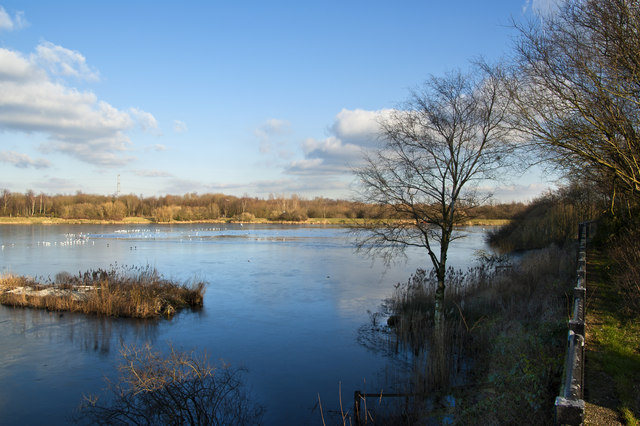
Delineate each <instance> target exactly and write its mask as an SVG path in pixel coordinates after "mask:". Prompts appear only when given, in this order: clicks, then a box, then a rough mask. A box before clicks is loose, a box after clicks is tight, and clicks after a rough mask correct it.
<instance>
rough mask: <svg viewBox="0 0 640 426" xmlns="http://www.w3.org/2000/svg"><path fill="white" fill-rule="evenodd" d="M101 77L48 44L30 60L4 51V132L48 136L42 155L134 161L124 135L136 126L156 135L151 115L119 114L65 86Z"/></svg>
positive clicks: (0, 66) (0, 78)
mask: <svg viewBox="0 0 640 426" xmlns="http://www.w3.org/2000/svg"><path fill="white" fill-rule="evenodd" d="M5 14H6V12H5ZM2 19H3V18H2V11H0V21H1V20H2ZM0 25H3V24H0ZM4 25H5V26H6V23H5V24H4ZM98 76H99V75H98V72H97V71H95V70H93V69H92V68H91V67H89V66H88V65H87V64H86V61H85V58H84V57H83V56H82V55H81V54H80V53H78V52H75V51H72V50H69V49H66V48H64V47H61V46H56V45H54V44H52V43H49V42H42V43H41V44H40V45H39V46H37V47H36V49H35V52H34V53H32V54H31V55H29V56H28V57H27V56H25V55H23V54H21V53H20V52H16V51H13V50H9V49H5V48H0V93H2V96H0V129H1V130H9V131H15V132H22V133H36V132H37V133H43V134H45V135H47V136H48V140H49V142H48V143H46V144H45V145H44V146H41V147H40V149H41V150H42V151H43V152H60V153H63V154H66V155H69V156H72V157H75V158H76V159H78V160H80V161H84V162H87V163H90V164H94V165H97V166H117V165H123V164H126V163H128V162H129V161H131V160H133V157H131V156H126V155H124V153H125V152H126V151H127V150H128V147H129V145H131V141H130V139H129V137H128V136H127V135H126V132H127V131H129V130H130V129H132V128H133V127H134V126H135V125H136V124H138V125H139V126H140V127H141V128H142V129H143V130H149V129H153V128H156V127H157V122H156V120H155V118H154V117H153V115H151V114H150V113H148V112H145V111H142V110H140V109H137V108H131V109H129V110H128V111H123V110H119V109H117V108H115V107H113V106H111V105H110V104H108V103H107V102H105V101H102V100H99V99H98V98H97V96H96V95H95V94H93V93H92V92H88V91H79V90H77V89H75V88H73V87H71V86H70V85H68V84H67V83H66V81H65V80H64V79H65V78H74V79H82V80H96V79H98ZM52 77H56V78H57V79H56V80H54V79H53V78H52Z"/></svg>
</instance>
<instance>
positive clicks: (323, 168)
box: [286, 109, 392, 178]
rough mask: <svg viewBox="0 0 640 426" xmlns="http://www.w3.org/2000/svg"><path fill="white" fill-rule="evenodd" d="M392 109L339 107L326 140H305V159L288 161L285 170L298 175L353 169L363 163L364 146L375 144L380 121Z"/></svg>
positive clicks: (335, 172)
mask: <svg viewBox="0 0 640 426" xmlns="http://www.w3.org/2000/svg"><path fill="white" fill-rule="evenodd" d="M391 111H392V110H378V111H367V110H362V109H356V110H347V109H343V110H342V111H340V112H339V113H338V114H337V115H336V118H335V120H334V123H333V124H332V125H331V127H330V128H329V131H330V133H331V135H330V136H329V137H327V138H326V139H323V140H316V139H312V138H310V139H307V140H305V141H304V142H303V143H302V150H303V152H304V159H302V160H296V161H293V162H291V163H290V164H289V166H288V167H287V168H286V173H289V174H295V175H308V176H311V175H314V174H317V175H322V176H323V178H326V176H327V175H332V174H333V175H340V174H347V173H350V172H351V170H352V168H353V167H357V166H358V165H359V164H361V161H362V159H363V149H366V148H368V147H371V146H373V145H375V144H376V142H377V140H378V134H379V131H380V127H379V122H380V120H381V119H383V118H384V117H386V116H387V115H388V114H389V113H390V112H391Z"/></svg>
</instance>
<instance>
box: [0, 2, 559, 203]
mask: <svg viewBox="0 0 640 426" xmlns="http://www.w3.org/2000/svg"><path fill="white" fill-rule="evenodd" d="M552 3H553V2H552V1H551V0H546V1H542V0H511V1H508V0H500V1H489V2H480V1H477V0H473V1H470V0H469V1H450V2H442V1H426V0H422V1H397V2H389V1H372V0H368V1H344V0H343V1H323V2H293V1H291V2H286V1H275V2H263V1H255V2H253V1H245V2H219V1H183V2H169V1H153V2H152V1H117V0H116V1H108V2H97V1H86V0H82V1H59V2H50V1H35V0H34V1H30V0H20V1H2V0H0V188H6V189H9V190H10V191H12V192H24V191H26V190H28V189H32V190H34V191H36V192H41V191H43V192H45V193H51V194H55V193H75V192H76V191H82V192H87V193H98V194H113V193H115V191H116V186H117V182H118V176H119V180H120V191H121V193H124V194H129V193H133V194H143V195H145V196H149V195H164V194H168V193H169V194H183V193H186V192H197V193H206V192H223V193H227V194H232V195H238V196H240V195H244V194H248V195H250V196H258V197H267V196H268V195H269V194H278V195H291V194H298V195H301V196H303V197H307V198H313V197H315V196H325V197H331V198H349V197H351V196H352V191H353V189H354V187H353V184H354V179H353V175H352V173H351V170H352V168H353V167H356V166H357V165H358V163H359V161H360V159H361V149H362V148H365V147H368V146H371V145H372V143H373V142H372V141H373V139H374V138H373V137H372V133H373V132H374V130H375V120H376V117H377V116H378V114H380V113H381V111H384V110H385V109H390V108H394V107H396V106H397V105H399V104H400V103H401V102H402V101H403V100H404V99H406V98H407V96H408V93H409V90H410V89H411V88H413V87H416V86H417V85H419V84H420V83H421V82H423V81H424V80H425V79H426V78H428V76H429V75H431V74H433V75H442V74H443V73H444V72H446V71H447V70H452V69H458V68H461V69H465V68H467V67H468V64H469V61H470V60H473V59H475V58H478V57H479V56H483V57H485V58H487V59H489V60H494V59H497V58H499V57H501V56H504V55H506V54H508V53H509V51H510V48H511V43H512V38H513V37H514V31H513V29H512V28H511V27H510V22H511V19H512V18H513V19H515V20H523V19H531V18H535V17H536V16H537V15H539V14H540V13H542V12H543V11H545V10H547V9H548V8H549V7H550V6H549V5H550V4H552ZM550 185H551V183H550V182H548V181H545V180H544V179H542V178H541V176H540V175H539V174H538V173H534V172H531V173H528V174H526V175H525V176H522V177H514V178H513V180H512V181H510V182H502V183H500V184H499V185H498V188H497V189H496V190H495V192H496V197H497V198H498V199H500V200H511V199H514V200H528V199H531V198H532V197H533V196H535V195H537V194H539V193H540V192H542V191H544V190H545V189H546V188H547V187H549V186H550Z"/></svg>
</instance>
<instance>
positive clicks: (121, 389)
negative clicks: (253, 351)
mask: <svg viewBox="0 0 640 426" xmlns="http://www.w3.org/2000/svg"><path fill="white" fill-rule="evenodd" d="M120 353H121V356H122V361H121V363H120V365H119V366H118V371H119V379H118V381H117V382H115V383H114V382H110V381H107V388H106V389H105V391H106V394H107V395H104V397H99V396H95V395H89V396H85V397H84V401H83V402H82V404H81V405H80V407H79V409H78V412H77V413H76V416H75V419H74V420H76V421H77V422H78V423H86V424H99V425H113V424H122V425H124V424H147V425H153V424H158V425H160V424H170V425H184V424H189V425H230V424H233V425H255V424H259V423H260V421H261V420H262V416H263V413H264V409H263V408H262V407H261V406H260V405H258V404H256V403H254V402H252V400H251V399H250V398H249V396H248V394H247V392H246V390H245V388H244V385H243V381H242V376H241V374H242V370H239V369H233V368H231V367H230V366H228V365H226V364H222V365H220V366H218V367H213V366H211V365H210V364H209V360H208V357H207V355H206V353H203V354H197V353H195V352H193V351H192V352H180V351H176V350H175V349H174V348H173V347H171V346H170V352H169V354H168V355H167V356H163V355H162V354H160V353H159V352H154V351H153V349H152V348H151V346H150V345H148V344H147V345H145V346H143V347H141V348H140V347H136V346H124V347H123V349H122V350H121V351H120ZM103 400H106V402H105V403H104V404H103Z"/></svg>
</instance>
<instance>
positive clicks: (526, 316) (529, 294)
mask: <svg viewBox="0 0 640 426" xmlns="http://www.w3.org/2000/svg"><path fill="white" fill-rule="evenodd" d="M575 270H576V269H575V253H573V252H572V251H568V250H562V249H559V248H557V247H550V248H547V249H543V250H537V251H533V252H529V253H527V254H525V255H523V256H522V257H521V258H520V259H519V260H518V261H513V262H507V261H506V260H505V258H496V257H492V258H487V259H485V260H484V262H483V263H482V264H481V265H480V266H477V267H474V268H470V269H468V270H467V271H464V272H463V271H455V270H453V269H450V270H449V271H448V279H449V283H450V284H449V286H448V290H447V294H446V298H445V300H446V302H445V315H446V317H445V323H444V325H443V326H442V329H441V330H440V331H438V330H437V329H436V328H434V323H433V303H434V302H433V301H434V295H435V289H436V281H435V276H434V274H433V273H428V272H426V271H424V270H418V271H416V273H415V274H414V275H413V276H412V277H411V278H410V279H409V280H408V281H407V283H405V284H401V285H397V286H396V289H395V292H394V295H393V297H392V299H391V301H390V308H391V313H392V315H391V317H390V318H389V324H390V325H391V328H392V329H393V330H394V332H395V335H396V336H397V337H396V339H397V342H398V343H397V345H398V348H399V349H400V348H401V347H404V348H406V349H408V350H410V351H411V353H412V354H413V360H414V370H415V372H414V374H413V379H412V383H411V387H412V390H413V392H414V393H421V394H423V395H431V396H433V395H436V394H440V395H447V394H453V395H455V396H456V400H457V401H456V411H455V421H456V422H459V423H461V424H469V423H475V424H540V423H551V422H552V418H551V414H552V412H553V410H552V407H553V404H554V399H555V396H556V394H557V392H558V386H559V382H560V376H561V373H562V363H563V359H564V341H565V338H566V320H567V317H568V315H569V312H568V309H569V308H568V301H569V299H570V294H571V293H570V292H571V288H572V287H573V285H574V284H575V283H574V282H573V279H574V277H575Z"/></svg>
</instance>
